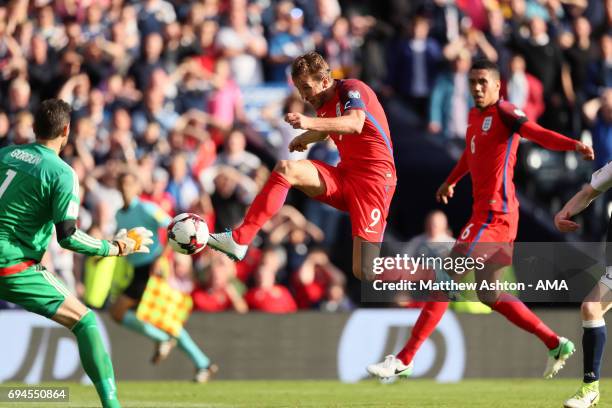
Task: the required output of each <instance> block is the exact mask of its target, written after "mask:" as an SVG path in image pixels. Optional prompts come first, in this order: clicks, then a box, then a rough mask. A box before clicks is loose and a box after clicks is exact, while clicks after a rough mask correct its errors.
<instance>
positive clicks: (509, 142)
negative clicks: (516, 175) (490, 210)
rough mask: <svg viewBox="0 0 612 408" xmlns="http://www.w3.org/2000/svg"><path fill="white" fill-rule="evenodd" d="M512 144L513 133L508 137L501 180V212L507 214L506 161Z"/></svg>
mask: <svg viewBox="0 0 612 408" xmlns="http://www.w3.org/2000/svg"><path fill="white" fill-rule="evenodd" d="M512 142H514V132H513V133H512V134H511V135H510V137H509V138H508V146H507V147H506V158H505V159H504V178H503V180H502V189H503V191H502V194H503V199H502V205H503V207H502V208H503V211H504V212H505V213H508V192H507V191H506V190H507V187H508V180H507V174H508V159H509V158H510V151H511V150H512Z"/></svg>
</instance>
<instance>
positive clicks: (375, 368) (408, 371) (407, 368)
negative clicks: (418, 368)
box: [366, 354, 414, 379]
mask: <svg viewBox="0 0 612 408" xmlns="http://www.w3.org/2000/svg"><path fill="white" fill-rule="evenodd" d="M413 366H414V365H413V363H412V362H410V364H408V365H406V364H404V363H402V360H400V359H399V358H396V357H395V356H394V355H393V354H390V355H388V356H387V357H385V360H384V361H383V362H381V363H377V364H370V365H369V366H368V367H367V368H366V370H367V371H368V373H370V375H373V376H375V377H378V378H379V379H389V378H392V377H398V376H401V377H410V376H411V375H412V368H413Z"/></svg>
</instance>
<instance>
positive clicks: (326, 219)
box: [0, 0, 612, 312]
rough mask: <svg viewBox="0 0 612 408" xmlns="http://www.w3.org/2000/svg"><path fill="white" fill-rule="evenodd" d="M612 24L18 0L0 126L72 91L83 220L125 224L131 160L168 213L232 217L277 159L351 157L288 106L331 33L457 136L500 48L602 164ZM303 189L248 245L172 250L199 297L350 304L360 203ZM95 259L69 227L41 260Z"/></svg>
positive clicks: (597, 6) (376, 8)
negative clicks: (66, 240) (73, 243)
mask: <svg viewBox="0 0 612 408" xmlns="http://www.w3.org/2000/svg"><path fill="white" fill-rule="evenodd" d="M611 24H612V1H610V0H592V1H588V2H587V1H586V0H457V1H454V0H414V1H412V0H411V1H401V0H392V1H386V2H375V1H372V0H356V1H341V0H293V1H289V0H200V1H187V0H143V1H129V0H53V1H51V0H32V1H28V0H10V1H4V2H0V93H1V94H2V95H3V97H2V98H1V100H0V146H5V145H8V144H13V143H29V142H31V141H33V137H34V135H33V132H32V120H33V116H32V112H33V111H35V109H36V107H37V105H38V104H39V103H40V102H41V101H42V100H44V99H46V98H49V97H59V98H62V99H64V100H66V101H67V102H69V103H70V104H71V105H72V107H73V118H72V129H71V141H70V143H69V145H68V146H67V147H66V149H65V150H64V152H63V158H64V159H65V160H66V161H67V162H68V163H70V165H71V166H72V167H73V168H74V169H75V171H76V174H77V176H78V178H79V182H80V184H81V195H82V208H81V211H80V227H81V228H82V229H83V230H89V231H96V233H97V234H99V235H100V236H102V237H106V238H110V237H112V235H113V234H114V232H115V229H116V222H115V213H116V212H117V210H118V209H120V208H121V207H122V198H121V194H120V193H119V191H118V189H117V185H116V182H117V178H118V175H119V174H120V173H122V172H124V171H126V170H130V171H133V172H135V173H136V174H138V175H139V177H140V183H141V185H142V190H143V192H142V196H141V198H142V199H145V200H148V201H151V202H153V203H155V204H157V205H158V206H160V207H161V208H162V209H163V210H164V211H166V212H167V213H168V214H169V215H175V214H178V213H181V212H186V211H188V212H194V213H197V214H200V215H201V216H202V217H204V218H205V219H206V221H207V222H208V224H209V228H210V230H214V231H220V230H223V229H225V228H232V227H234V226H236V225H237V224H239V223H240V222H241V219H242V217H243V215H244V213H245V209H246V208H247V207H248V205H249V204H250V203H251V201H252V199H253V197H254V196H255V195H256V194H257V192H258V191H259V189H260V188H261V186H262V185H263V183H264V182H265V180H266V178H267V176H268V174H269V169H270V168H271V166H272V165H273V163H274V162H275V161H276V160H278V159H290V158H291V159H296V158H304V157H310V158H316V159H319V160H323V161H326V162H327V163H330V164H336V163H337V162H338V160H339V157H338V153H337V151H336V150H335V147H334V146H333V143H321V144H319V145H317V146H315V147H313V148H311V149H310V151H308V152H305V153H299V154H298V153H296V154H289V152H288V151H287V146H288V143H289V141H290V140H291V139H292V138H293V137H294V136H295V135H297V134H299V131H296V130H294V129H292V128H291V127H290V126H288V125H286V124H285V123H284V122H283V120H282V117H283V113H286V112H305V113H307V114H312V112H311V111H310V110H309V107H307V106H305V105H304V103H303V101H302V100H301V99H300V98H299V96H297V95H295V93H293V91H292V88H291V87H290V81H289V76H288V68H289V67H290V64H291V62H292V60H293V59H294V58H295V57H296V56H298V55H300V54H303V53H304V52H307V51H311V50H317V51H319V52H321V53H322V54H323V56H324V57H325V58H326V59H327V61H328V62H329V64H330V67H331V69H332V71H333V75H334V77H336V78H343V77H357V78H361V79H362V80H364V81H365V82H366V83H367V84H369V85H370V86H371V87H372V88H373V89H374V90H375V91H376V92H377V93H378V95H379V97H380V99H381V101H382V102H383V104H384V106H385V110H386V112H387V115H388V117H389V121H390V124H391V129H392V133H393V129H413V130H415V132H414V133H418V130H419V129H421V130H422V131H423V134H430V136H431V139H432V140H433V141H435V142H436V143H442V144H449V145H453V144H455V143H458V144H459V145H460V144H461V139H463V138H464V134H465V129H466V125H467V112H468V110H469V108H470V107H471V104H472V102H471V98H470V94H469V88H468V81H467V72H468V70H469V67H470V63H471V61H472V60H473V59H474V58H481V57H486V58H488V59H490V60H492V61H495V62H497V63H498V64H499V66H500V67H501V72H502V81H503V94H504V97H505V98H507V99H508V100H510V101H511V102H512V103H514V104H515V105H517V106H518V107H519V108H520V109H522V110H523V111H524V112H525V113H526V114H527V116H528V117H529V118H530V119H532V120H537V121H538V122H540V123H541V124H542V125H544V126H546V127H549V128H551V129H554V130H557V131H559V132H561V133H563V134H565V135H568V136H570V137H574V138H583V139H584V138H590V139H591V141H592V143H593V144H594V146H595V149H596V154H597V160H598V164H602V163H605V162H607V161H608V160H610V159H612V133H611V129H612V37H611V35H612V31H611V28H612V25H611ZM270 84H276V85H279V84H280V85H281V86H283V87H285V88H286V93H285V95H286V97H285V98H284V100H280V101H278V103H274V104H269V105H268V106H264V107H262V108H261V109H259V110H258V115H257V117H253V116H252V115H249V114H248V112H247V108H248V107H247V106H245V100H247V99H248V96H249V95H250V93H251V92H252V91H253V90H254V89H257V88H260V89H266V87H267V86H270ZM262 123H265V126H263V125H262ZM262 129H265V130H262ZM394 136H395V137H396V138H397V137H398V136H399V135H398V134H395V135H394ZM396 153H397V154H396V160H398V162H401V160H402V153H401V152H396ZM400 183H401V180H400ZM288 204H289V205H287V206H286V207H285V208H284V209H283V210H282V211H281V213H280V214H278V215H277V216H276V217H274V219H273V220H271V221H270V222H269V223H268V224H267V225H266V226H265V228H264V232H263V233H262V234H260V236H259V237H258V240H257V242H256V244H255V245H253V246H252V248H251V250H250V251H249V253H248V255H247V258H246V259H245V260H244V261H242V262H240V263H238V264H234V263H233V262H231V261H229V259H227V258H226V257H224V256H222V255H220V254H216V253H212V252H208V250H207V251H205V253H204V254H203V255H202V256H200V257H198V258H194V259H190V258H187V259H186V258H183V257H179V256H176V257H175V259H174V260H173V270H174V274H175V275H176V276H177V277H178V278H177V280H178V281H181V282H182V283H181V287H182V288H183V289H184V290H186V291H190V292H191V293H192V296H193V300H194V304H195V308H196V309H198V310H204V311H211V312H214V311H223V310H236V311H239V312H244V311H246V310H262V311H269V312H291V311H294V310H296V309H321V310H328V311H335V310H350V309H351V308H352V307H353V303H352V302H351V301H350V300H349V297H348V296H347V289H346V284H347V280H348V279H347V277H348V276H349V275H347V274H346V273H345V272H344V271H343V270H341V269H339V268H338V267H336V266H334V264H333V263H332V262H331V261H330V256H332V255H333V253H332V252H333V250H334V248H336V247H337V246H338V245H339V244H342V241H346V238H347V237H346V236H343V235H344V234H343V233H342V231H343V229H342V225H343V223H344V224H345V223H346V217H345V216H344V215H342V214H340V213H338V212H337V211H336V210H333V209H331V208H328V207H326V206H324V205H322V204H320V203H317V202H314V201H311V200H305V199H304V197H303V196H302V195H300V194H295V193H292V194H291V195H290V197H289V201H288ZM391 223H393V221H392V220H391ZM344 229H345V230H346V228H344ZM347 256H348V255H347ZM85 261H86V260H84V259H82V258H80V257H79V256H76V255H73V254H71V253H66V252H65V251H63V250H62V249H61V248H60V247H59V246H57V245H53V246H52V248H51V249H50V251H49V257H48V259H47V260H46V262H47V264H48V265H49V267H50V268H52V269H53V270H55V271H56V272H57V273H58V274H61V275H62V276H64V278H65V280H66V281H67V282H69V285H70V286H71V287H73V288H74V289H75V290H77V291H78V292H79V291H82V289H81V287H82V281H83V279H82V271H83V270H84V265H85ZM72 271H76V272H75V275H76V278H75V277H74V276H75V275H73V274H72ZM349 274H350V269H349ZM71 275H72V276H71Z"/></svg>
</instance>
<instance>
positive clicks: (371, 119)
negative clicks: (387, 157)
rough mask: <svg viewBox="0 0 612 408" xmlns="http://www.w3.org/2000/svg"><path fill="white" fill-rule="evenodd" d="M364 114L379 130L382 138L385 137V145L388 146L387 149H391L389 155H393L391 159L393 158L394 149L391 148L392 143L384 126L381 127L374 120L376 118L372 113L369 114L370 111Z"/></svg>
mask: <svg viewBox="0 0 612 408" xmlns="http://www.w3.org/2000/svg"><path fill="white" fill-rule="evenodd" d="M364 112H365V114H366V116H367V118H368V119H370V122H372V124H373V125H374V126H375V127H376V129H377V130H378V133H380V134H381V136H382V137H383V139H384V140H385V144H386V145H387V149H389V153H391V157H393V149H392V148H391V142H390V141H389V138H388V137H387V134H386V133H385V131H384V130H383V128H382V126H380V123H378V122H377V121H376V119H374V116H373V115H372V114H371V113H370V112H368V111H364Z"/></svg>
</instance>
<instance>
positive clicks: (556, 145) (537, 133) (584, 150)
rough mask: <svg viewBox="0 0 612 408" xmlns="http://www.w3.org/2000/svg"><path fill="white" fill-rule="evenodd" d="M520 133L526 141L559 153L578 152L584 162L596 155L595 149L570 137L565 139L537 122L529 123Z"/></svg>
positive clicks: (524, 124)
mask: <svg viewBox="0 0 612 408" xmlns="http://www.w3.org/2000/svg"><path fill="white" fill-rule="evenodd" d="M519 133H520V135H521V136H523V137H524V138H526V139H529V140H531V141H533V142H536V143H537V144H539V145H541V146H543V147H545V148H547V149H550V150H558V151H574V150H575V151H577V152H578V153H581V154H582V158H583V159H584V160H593V159H594V158H595V153H594V152H593V148H592V147H590V146H587V145H585V144H584V143H582V142H579V141H577V140H574V139H570V138H569V137H565V136H563V135H561V134H559V133H557V132H554V131H552V130H549V129H546V128H543V127H542V126H540V125H538V124H537V123H535V122H530V121H527V122H525V123H523V124H522V125H521V127H520V129H519Z"/></svg>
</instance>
